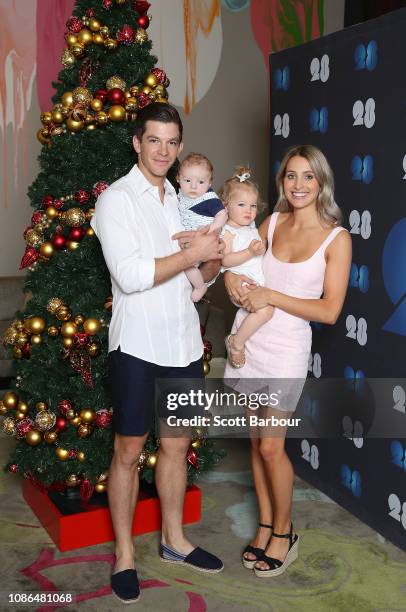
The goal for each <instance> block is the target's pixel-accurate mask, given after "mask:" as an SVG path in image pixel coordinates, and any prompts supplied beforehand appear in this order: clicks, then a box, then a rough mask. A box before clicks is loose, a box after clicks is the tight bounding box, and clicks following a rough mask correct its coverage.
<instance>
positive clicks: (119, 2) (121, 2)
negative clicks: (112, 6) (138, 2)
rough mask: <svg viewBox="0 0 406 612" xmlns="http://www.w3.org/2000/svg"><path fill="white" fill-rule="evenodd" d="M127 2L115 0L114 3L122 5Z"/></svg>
mask: <svg viewBox="0 0 406 612" xmlns="http://www.w3.org/2000/svg"><path fill="white" fill-rule="evenodd" d="M126 2H127V0H116V4H118V6H123V4H125V3H126Z"/></svg>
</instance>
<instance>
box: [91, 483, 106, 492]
mask: <svg viewBox="0 0 406 612" xmlns="http://www.w3.org/2000/svg"><path fill="white" fill-rule="evenodd" d="M106 489H107V487H106V485H105V484H103V483H102V482H98V483H97V484H95V485H94V490H95V491H96V493H104V492H105V491H106Z"/></svg>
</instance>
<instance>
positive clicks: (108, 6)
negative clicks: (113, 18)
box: [102, 0, 113, 11]
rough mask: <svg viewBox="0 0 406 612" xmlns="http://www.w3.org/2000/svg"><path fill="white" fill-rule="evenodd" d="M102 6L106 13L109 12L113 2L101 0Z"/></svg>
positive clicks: (111, 0)
mask: <svg viewBox="0 0 406 612" xmlns="http://www.w3.org/2000/svg"><path fill="white" fill-rule="evenodd" d="M102 4H103V8H104V9H106V11H109V10H110V9H111V7H112V6H113V0H103V2H102Z"/></svg>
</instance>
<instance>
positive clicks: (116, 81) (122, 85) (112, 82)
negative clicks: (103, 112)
mask: <svg viewBox="0 0 406 612" xmlns="http://www.w3.org/2000/svg"><path fill="white" fill-rule="evenodd" d="M106 87H107V89H114V88H116V87H118V89H121V90H122V91H125V90H126V89H127V85H126V82H125V81H124V79H122V78H121V77H119V76H117V75H116V74H115V75H113V76H111V77H110V78H109V79H107V81H106Z"/></svg>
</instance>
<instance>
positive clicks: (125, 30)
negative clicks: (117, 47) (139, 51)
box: [116, 23, 135, 45]
mask: <svg viewBox="0 0 406 612" xmlns="http://www.w3.org/2000/svg"><path fill="white" fill-rule="evenodd" d="M116 38H117V40H118V42H119V43H122V44H123V45H132V44H133V42H134V40H135V31H134V30H133V28H132V27H131V26H129V25H128V24H127V23H125V24H124V25H123V27H122V28H121V30H119V31H118V32H117V36H116Z"/></svg>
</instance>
